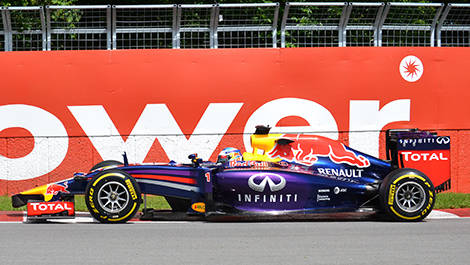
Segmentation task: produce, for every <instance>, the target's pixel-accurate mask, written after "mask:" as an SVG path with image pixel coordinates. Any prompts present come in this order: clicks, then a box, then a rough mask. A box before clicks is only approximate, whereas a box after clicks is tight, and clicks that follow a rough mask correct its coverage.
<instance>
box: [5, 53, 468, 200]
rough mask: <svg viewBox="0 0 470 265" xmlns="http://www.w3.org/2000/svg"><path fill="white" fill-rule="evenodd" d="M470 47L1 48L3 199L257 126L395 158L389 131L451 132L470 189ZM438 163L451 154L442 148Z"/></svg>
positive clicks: (209, 144) (213, 151)
mask: <svg viewBox="0 0 470 265" xmlns="http://www.w3.org/2000/svg"><path fill="white" fill-rule="evenodd" d="M468 51H469V49H468V48H296V49H217V50H133V51H124V50H120V51H64V52H13V53H0V73H1V76H2V79H1V81H0V87H1V88H2V90H1V91H2V97H0V194H13V193H16V192H19V191H21V190H24V189H29V188H32V187H34V186H37V185H41V184H45V183H47V182H51V181H55V180H60V179H63V178H67V177H71V175H72V173H73V172H75V171H88V170H89V169H90V168H91V167H92V165H93V164H95V163H97V162H99V161H101V160H102V159H120V155H121V153H122V152H123V151H126V152H127V153H128V156H129V159H130V162H138V163H141V162H156V161H163V162H165V161H168V160H169V159H173V160H176V161H183V162H185V160H184V159H186V157H187V155H188V154H189V153H196V152H197V153H198V154H199V155H200V156H201V157H202V158H204V159H209V158H211V159H215V158H216V156H217V154H218V153H219V152H220V151H221V150H222V149H223V148H224V147H227V146H234V147H238V148H240V149H242V151H243V150H245V149H249V139H248V135H249V134H250V133H252V132H253V131H254V126H255V125H258V124H265V125H271V126H273V127H275V128H273V130H272V131H273V132H275V131H276V130H277V131H282V132H286V133H316V134H321V135H325V136H328V137H330V138H333V139H340V140H343V141H344V142H345V143H346V144H349V145H350V146H351V147H352V148H355V149H358V150H360V151H364V152H367V153H370V154H373V155H380V156H381V157H382V158H384V155H385V154H384V139H383V138H384V135H383V133H380V131H383V130H385V129H390V128H420V129H432V130H437V131H438V133H439V134H440V135H446V136H450V137H451V139H452V143H451V151H450V152H451V154H450V157H452V160H451V169H450V170H451V182H452V191H455V192H470V176H469V172H470V166H469V165H470V159H469V158H468V155H467V154H466V147H468V146H470V137H469V136H470V133H469V132H470V130H469V129H470V119H468V116H469V114H470V108H469V107H468V103H467V101H468V98H469V96H470V91H469V90H468V88H467V86H468V84H469V83H470V82H469V81H470V75H468V74H467V73H466V69H467V68H468V66H469V65H470V53H468ZM438 158H439V156H438Z"/></svg>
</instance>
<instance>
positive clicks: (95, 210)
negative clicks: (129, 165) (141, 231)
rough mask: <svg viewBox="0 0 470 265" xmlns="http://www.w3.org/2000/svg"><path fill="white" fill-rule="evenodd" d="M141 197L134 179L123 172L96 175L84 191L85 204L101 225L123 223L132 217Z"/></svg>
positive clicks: (110, 171) (114, 171) (112, 170)
mask: <svg viewBox="0 0 470 265" xmlns="http://www.w3.org/2000/svg"><path fill="white" fill-rule="evenodd" d="M141 202H142V196H141V192H140V188H139V185H138V184H137V182H136V181H135V179H134V178H133V177H132V176H130V175H129V174H127V173H126V172H124V171H121V170H117V169H111V170H105V171H103V172H101V173H99V174H97V175H96V176H95V177H93V179H92V180H91V181H90V182H89V183H88V185H87V187H86V190H85V203H86V206H87V208H88V211H90V213H91V215H92V216H93V217H94V218H95V219H96V220H98V221H99V222H101V223H125V222H127V221H129V220H130V219H131V218H132V217H134V215H135V213H136V212H137V210H138V209H139V207H140V204H141Z"/></svg>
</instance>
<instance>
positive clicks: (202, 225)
mask: <svg viewBox="0 0 470 265" xmlns="http://www.w3.org/2000/svg"><path fill="white" fill-rule="evenodd" d="M0 235H1V237H0V247H1V250H0V263H1V264H48V265H51V264H237V265H238V264H381V265H382V264H469V261H470V248H469V247H470V218H460V219H435V220H427V221H424V222H420V223H394V222H370V221H356V222H344V221H340V222H318V221H317V222H277V223H276V222H267V223H206V222H171V223H170V222H151V223H130V224H119V225H114V224H113V225H105V224H97V223H75V224H64V223H52V224H50V223H48V224H22V223H2V224H0Z"/></svg>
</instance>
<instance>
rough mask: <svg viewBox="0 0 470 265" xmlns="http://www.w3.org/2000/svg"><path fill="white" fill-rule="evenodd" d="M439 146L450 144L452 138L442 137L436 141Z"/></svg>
mask: <svg viewBox="0 0 470 265" xmlns="http://www.w3.org/2000/svg"><path fill="white" fill-rule="evenodd" d="M436 142H437V143H438V144H448V143H449V142H450V138H449V137H447V136H441V137H438V138H437V139H436Z"/></svg>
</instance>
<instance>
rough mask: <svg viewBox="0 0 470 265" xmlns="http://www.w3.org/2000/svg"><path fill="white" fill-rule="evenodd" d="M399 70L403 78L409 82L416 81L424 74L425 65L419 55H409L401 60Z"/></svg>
mask: <svg viewBox="0 0 470 265" xmlns="http://www.w3.org/2000/svg"><path fill="white" fill-rule="evenodd" d="M399 70H400V74H401V77H403V79H405V80H406V81H408V82H416V81H418V80H419V79H420V78H421V76H422V75H423V72H424V66H423V63H422V62H421V60H420V59H419V58H418V57H416V56H414V55H408V56H406V57H405V58H403V60H401V62H400V69H399Z"/></svg>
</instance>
